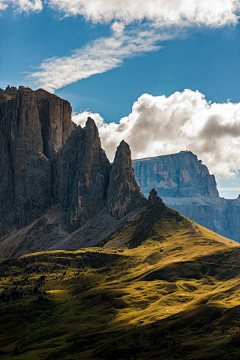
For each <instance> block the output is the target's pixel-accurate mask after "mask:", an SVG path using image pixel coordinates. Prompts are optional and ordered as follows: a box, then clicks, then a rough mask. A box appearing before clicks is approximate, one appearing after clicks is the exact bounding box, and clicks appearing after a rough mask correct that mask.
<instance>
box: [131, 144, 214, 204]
mask: <svg viewBox="0 0 240 360" xmlns="http://www.w3.org/2000/svg"><path fill="white" fill-rule="evenodd" d="M133 168H134V171H135V176H136V179H137V181H138V183H139V185H140V187H141V189H142V192H143V194H144V195H145V196H147V195H148V194H149V192H150V190H151V189H152V188H153V187H154V188H155V189H156V190H157V192H158V195H159V196H161V197H164V196H168V197H190V196H195V195H198V194H199V195H202V196H210V197H219V195H218V190H217V187H216V181H215V177H214V175H210V174H209V171H208V169H207V167H206V166H205V165H203V164H202V162H201V161H200V160H198V159H197V156H196V155H194V154H193V153H191V152H190V151H182V152H180V153H178V154H173V155H166V156H157V157H153V158H147V159H140V160H133Z"/></svg>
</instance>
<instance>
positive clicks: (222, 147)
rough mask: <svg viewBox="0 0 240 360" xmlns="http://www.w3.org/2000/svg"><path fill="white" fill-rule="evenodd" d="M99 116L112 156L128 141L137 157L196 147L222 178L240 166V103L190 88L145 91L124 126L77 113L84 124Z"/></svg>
mask: <svg viewBox="0 0 240 360" xmlns="http://www.w3.org/2000/svg"><path fill="white" fill-rule="evenodd" d="M87 116H92V117H93V118H94V119H96V122H97V125H98V127H99V133H100V137H101V141H102V146H103V148H104V149H105V151H106V152H107V154H108V156H109V158H110V159H111V160H112V159H113V156H114V153H115V150H116V147H117V146H118V144H119V143H120V142H121V140H125V141H127V142H128V143H129V145H130V147H131V151H132V155H133V158H135V159H137V158H143V157H149V156H158V155H166V154H172V153H175V152H179V151H182V150H190V151H192V152H193V153H195V154H196V155H198V157H199V158H200V159H201V160H203V163H204V164H206V165H207V166H208V168H209V169H210V171H211V172H212V173H214V174H215V175H217V176H223V177H231V176H234V175H235V173H236V172H237V171H238V170H240V103H237V104H234V103H231V102H228V103H224V104H220V103H210V102H208V101H207V100H206V99H205V96H204V95H203V94H201V93H200V92H199V91H192V90H184V91H183V92H175V93H174V94H172V95H171V96H169V97H166V96H164V95H163V96H152V95H149V94H143V95H142V96H140V98H139V99H138V100H137V101H136V102H135V103H134V104H133V107H132V112H131V113H130V114H129V115H128V116H126V117H124V118H122V119H121V120H120V123H119V124H116V123H110V124H107V123H105V122H104V120H103V118H102V117H101V116H100V115H99V114H90V113H89V112H86V113H84V112H83V113H80V114H74V116H73V121H75V122H76V123H78V124H80V125H84V123H85V121H86V118H87Z"/></svg>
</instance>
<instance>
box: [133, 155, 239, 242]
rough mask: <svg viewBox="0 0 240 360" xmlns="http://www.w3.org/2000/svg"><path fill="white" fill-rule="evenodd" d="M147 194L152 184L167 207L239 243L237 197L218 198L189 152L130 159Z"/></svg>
mask: <svg viewBox="0 0 240 360" xmlns="http://www.w3.org/2000/svg"><path fill="white" fill-rule="evenodd" d="M133 167H134V169H135V174H136V178H137V180H138V182H139V184H140V185H141V189H142V192H143V193H144V194H145V195H146V196H148V194H149V192H150V190H151V189H152V187H155V188H156V190H157V192H158V195H159V196H161V197H162V198H163V200H164V202H165V203H166V205H168V206H169V207H171V208H173V209H175V210H177V211H179V212H180V213H182V214H183V215H185V216H186V217H188V218H189V219H191V220H193V221H195V222H197V223H198V224H200V225H203V226H205V227H207V228H208V229H210V230H213V231H215V232H217V233H218V234H220V235H223V236H225V237H228V238H230V239H233V240H236V241H239V242H240V199H236V200H226V199H223V198H220V197H219V195H218V190H217V187H216V181H215V178H214V176H213V175H210V174H209V171H208V169H207V167H206V166H204V165H203V164H202V163H201V161H199V160H198V159H197V157H196V155H194V154H192V153H191V152H189V151H187V152H180V153H178V154H173V155H167V156H158V157H154V158H148V159H141V160H133Z"/></svg>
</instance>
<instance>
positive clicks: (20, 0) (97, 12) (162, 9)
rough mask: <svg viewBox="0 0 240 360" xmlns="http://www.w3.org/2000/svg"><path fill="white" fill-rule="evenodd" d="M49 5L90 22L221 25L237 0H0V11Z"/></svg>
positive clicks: (232, 16)
mask: <svg viewBox="0 0 240 360" xmlns="http://www.w3.org/2000/svg"><path fill="white" fill-rule="evenodd" d="M43 3H44V4H45V6H50V7H51V8H53V9H56V10H57V11H60V12H62V13H64V14H65V15H66V16H72V15H81V16H84V17H85V18H86V19H88V20H91V21H93V22H111V21H112V20H117V21H118V20H120V21H122V22H125V23H126V24H129V23H132V22H134V21H142V20H144V19H146V20H150V21H153V22H155V23H158V26H159V25H160V26H172V25H175V26H192V25H197V26H198V25H205V26H223V25H226V24H230V23H231V24H236V23H237V16H238V15H237V13H238V11H239V9H240V4H239V0H171V1H170V0H147V1H146V0H120V1H119V0H46V1H41V0H32V1H31V0H0V10H4V9H5V8H6V7H7V6H8V5H12V6H13V7H15V8H16V9H18V10H19V11H27V12H29V11H40V10H41V9H42V8H43Z"/></svg>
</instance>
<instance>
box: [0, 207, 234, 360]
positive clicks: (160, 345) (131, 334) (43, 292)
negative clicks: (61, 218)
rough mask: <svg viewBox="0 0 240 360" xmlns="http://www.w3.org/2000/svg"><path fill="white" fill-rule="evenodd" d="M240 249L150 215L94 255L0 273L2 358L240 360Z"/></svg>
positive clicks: (54, 258) (32, 259) (33, 257)
mask: <svg viewBox="0 0 240 360" xmlns="http://www.w3.org/2000/svg"><path fill="white" fill-rule="evenodd" d="M239 274H240V247H239V245H238V244H237V243H235V242H234V241H231V240H228V239H225V238H223V237H221V236H219V235H217V234H215V233H213V232H211V231H209V230H207V229H205V228H203V227H201V226H197V225H196V224H193V223H191V222H190V221H189V220H188V219H186V218H184V217H183V216H181V215H180V214H178V213H177V212H175V211H172V210H170V209H169V208H167V207H163V206H157V205H156V206H152V207H151V208H148V209H147V210H144V211H142V212H140V213H138V214H137V215H136V216H135V217H134V218H132V219H131V220H130V221H129V222H128V223H127V224H125V225H124V226H123V227H122V228H121V230H118V232H117V233H115V234H114V235H112V236H111V237H110V238H108V239H106V241H104V242H102V243H100V244H99V246H98V247H95V248H91V249H80V250H78V251H74V252H67V251H54V252H44V253H35V254H30V255H25V256H23V257H20V258H17V259H12V260H9V261H7V262H4V263H3V264H1V265H0V319H1V326H0V358H1V359H9V358H10V357H12V358H13V359H16V360H21V359H22V360H23V359H24V360H38V359H49V360H50V359H51V360H52V359H72V360H73V359H81V360H82V359H106V360H107V359H109V360H110V359H111V360H112V359H161V360H162V359H186V360H190V359H194V360H195V359H196V360H197V359H199V360H200V359H202V360H203V359H217V358H218V359H240V287H239V281H240V278H239Z"/></svg>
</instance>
